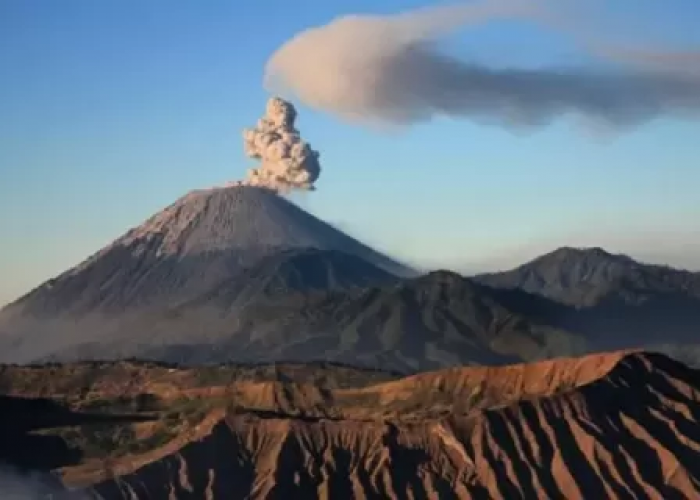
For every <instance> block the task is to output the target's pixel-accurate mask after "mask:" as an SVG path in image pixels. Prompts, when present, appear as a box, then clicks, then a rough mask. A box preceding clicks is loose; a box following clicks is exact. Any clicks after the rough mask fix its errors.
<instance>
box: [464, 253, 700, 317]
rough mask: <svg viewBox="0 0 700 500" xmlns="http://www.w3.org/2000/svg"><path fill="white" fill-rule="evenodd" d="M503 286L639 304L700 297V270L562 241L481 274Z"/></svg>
mask: <svg viewBox="0 0 700 500" xmlns="http://www.w3.org/2000/svg"><path fill="white" fill-rule="evenodd" d="M475 279H476V280H477V281H479V282H481V283H484V284H487V285H490V286H494V287H497V288H519V289H521V290H524V291H526V292H530V293H535V294H538V295H542V296H544V297H548V298H550V299H553V300H556V301H559V302H562V303H565V304H569V305H573V306H578V307H587V306H593V305H598V304H601V303H626V304H639V303H642V302H644V301H645V300H647V299H650V298H654V297H658V296H662V295H668V296H669V298H670V300H675V298H677V297H679V296H685V297H688V298H690V299H700V275H699V274H698V273H692V272H689V271H684V270H678V269H673V268H671V267H668V266H658V265H650V264H642V263H640V262H637V261H635V260H633V259H632V258H630V257H628V256H626V255H615V254H610V253H608V252H606V251H605V250H603V249H601V248H570V247H562V248H559V249H557V250H555V251H553V252H550V253H548V254H546V255H543V256H541V257H538V258H536V259H534V260H532V261H530V262H527V263H525V264H523V265H521V266H519V267H517V268H515V269H512V270H510V271H504V272H500V273H491V274H481V275H478V276H475Z"/></svg>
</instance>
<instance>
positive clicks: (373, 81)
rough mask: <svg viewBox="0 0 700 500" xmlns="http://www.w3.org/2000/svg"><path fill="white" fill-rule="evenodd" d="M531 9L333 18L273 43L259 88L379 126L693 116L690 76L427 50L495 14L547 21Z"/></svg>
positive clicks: (488, 7)
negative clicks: (482, 59)
mask: <svg viewBox="0 0 700 500" xmlns="http://www.w3.org/2000/svg"><path fill="white" fill-rule="evenodd" d="M533 5H534V4H532V5H531V4H528V3H526V2H523V1H516V0H511V1H510V2H503V1H501V2H497V1H493V2H489V1H486V2H480V3H469V4H458V5H452V6H442V7H435V8H427V9H422V10H419V11H414V12H408V13H403V14H398V15H393V16H360V15H353V16H345V17H341V18H338V19H336V20H333V21H332V22H330V23H329V24H327V25H325V26H321V27H316V28H312V29H309V30H306V31H304V32H302V33H300V34H298V35H297V36H295V37H294V38H292V39H291V40H289V41H288V42H286V43H285V44H284V45H283V46H281V47H280V48H279V49H278V50H277V51H276V52H275V53H274V54H273V55H272V57H271V58H270V59H269V61H268V63H267V66H266V70H265V86H266V87H267V88H268V89H270V90H275V91H276V92H278V93H284V92H290V93H293V94H294V95H295V96H297V97H298V98H299V99H300V100H301V101H303V102H304V103H306V104H307V105H309V106H311V107H314V108H318V109H322V110H325V111H327V112H331V113H334V114H336V115H339V116H341V117H343V118H347V119H353V120H360V121H368V122H379V123H388V124H407V123H412V122H417V121H422V120H428V119H431V118H433V117H435V116H439V115H443V116H450V117H465V118H469V119H472V120H475V121H482V122H497V123H500V124H505V125H517V126H525V127H527V126H541V125H545V124H547V123H549V122H550V121H552V120H553V119H555V118H557V117H559V116H562V115H569V114H571V115H579V116H581V117H583V118H585V119H586V120H587V121H594V122H595V121H600V122H603V123H606V124H608V125H612V126H616V127H620V126H626V125H634V124H637V123H640V122H643V121H645V120H649V119H652V118H655V117H657V116H661V115H673V116H681V117H685V116H688V117H697V116H698V114H700V113H699V112H700V76H698V73H694V72H689V71H688V72H684V73H679V72H670V71H662V70H657V68H655V67H654V66H652V65H645V66H643V67H641V66H639V65H634V64H632V65H629V64H625V62H623V61H619V60H617V61H615V60H613V59H608V62H609V63H613V66H614V67H613V68H612V69H608V70H603V69H599V70H594V69H591V68H587V67H584V68H544V69H520V68H498V67H494V66H490V65H484V64H478V63H474V62H469V61H466V60H462V59H458V58H455V57H451V56H449V55H447V54H444V53H441V52H440V51H439V50H438V48H437V46H436V45H437V44H436V42H437V41H438V40H439V38H440V37H441V36H443V35H445V34H447V33H448V32H452V31H454V30H456V29H457V28H461V27H465V26H467V25H469V24H475V23H480V22H485V21H488V20H491V19H495V18H508V17H510V18H516V19H527V20H532V21H535V22H540V23H542V24H547V23H549V24H553V23H552V19H553V18H552V17H550V16H548V15H547V14H546V13H545V12H543V11H542V10H541V9H540V8H539V7H537V8H536V7H535V6H533ZM688 61H689V64H696V63H695V62H693V59H692V58H691V59H688Z"/></svg>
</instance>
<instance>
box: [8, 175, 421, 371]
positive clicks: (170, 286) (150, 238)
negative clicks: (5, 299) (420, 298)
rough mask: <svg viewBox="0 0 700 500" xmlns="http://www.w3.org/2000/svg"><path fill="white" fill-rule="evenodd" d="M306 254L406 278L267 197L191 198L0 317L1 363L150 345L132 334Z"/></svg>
mask: <svg viewBox="0 0 700 500" xmlns="http://www.w3.org/2000/svg"><path fill="white" fill-rule="evenodd" d="M304 249H306V250H308V249H316V250H319V251H335V252H342V253H343V254H348V255H351V256H354V257H355V258H357V259H361V260H362V261H364V262H365V263H366V264H367V266H370V267H374V268H376V269H377V270H378V272H382V273H389V274H392V275H408V274H411V273H412V271H411V270H410V269H409V268H407V267H405V266H403V265H401V264H400V263H398V262H396V261H394V260H392V259H391V258H389V257H387V256H385V255H383V254H381V253H379V252H377V251H375V250H373V249H371V248H370V247H368V246H366V245H364V244H362V243H361V242H359V241H358V240H356V239H354V238H352V237H350V236H348V235H346V234H344V233H342V232H341V231H339V230H337V229H335V228H333V227H332V226H330V225H329V224H327V223H325V222H323V221H322V220H320V219H318V218H317V217H315V216H313V215H311V214H310V213H308V212H306V211H304V210H302V209H301V208H299V207H298V206H296V205H295V204H293V203H292V202H290V201H288V200H287V199H285V198H284V197H282V196H280V195H278V194H276V193H275V192H274V191H272V190H269V189H265V188H258V187H250V186H229V187H221V188H214V189H207V190H196V191H192V192H190V193H189V194H187V195H185V196H183V197H182V198H180V199H178V200H177V201H176V202H175V203H173V204H172V205H170V206H168V207H167V208H165V209H164V210H162V211H161V212H159V213H157V214H155V215H154V216H152V217H151V218H149V219H148V220H147V221H146V222H144V223H143V224H142V225H140V226H138V227H135V228H133V229H131V230H130V231H128V232H127V233H126V234H124V235H123V236H121V237H120V238H118V239H117V240H115V241H114V242H113V243H112V244H110V245H109V246H107V247H105V248H104V249H102V250H100V251H99V252H97V253H96V254H94V255H92V256H91V257H89V258H88V259H86V260H85V261H84V262H82V263H80V264H79V265H77V266H76V267H74V268H72V269H70V270H68V271H66V272H65V273H63V274H61V275H59V276H58V277H56V278H54V279H51V280H49V281H47V282H46V283H44V284H42V285H41V286H39V287H37V288H36V289H34V290H32V291H31V292H29V293H28V294H26V295H25V296H23V297H21V298H20V299H18V300H17V301H15V302H14V303H12V304H10V305H9V306H7V307H6V308H5V309H3V310H2V311H0V353H1V354H0V360H2V361H5V362H26V361H28V360H31V359H35V358H36V357H41V356H44V355H47V354H50V353H52V352H55V351H57V350H62V349H64V348H65V347H68V346H70V345H72V344H75V343H83V342H86V341H100V340H101V339H104V338H112V337H113V336H115V335H116V336H123V335H136V336H141V335H142V336H145V337H147V336H148V331H140V332H135V331H130V325H132V324H134V322H136V323H138V324H139V325H143V324H145V323H148V321H147V319H148V318H157V317H160V316H161V315H162V314H163V313H164V312H165V311H168V310H171V309H174V308H176V307H177V306H179V305H181V304H186V303H188V302H190V301H192V300H194V299H197V298H199V297H202V296H203V295H206V293H207V292H209V291H211V290H214V289H216V288H220V287H222V286H224V285H225V284H231V283H233V282H234V281H235V280H236V279H237V278H238V277H240V276H242V275H243V274H245V272H246V271H247V270H249V269H251V268H253V267H254V266H255V265H256V264H257V263H259V262H260V261H261V260H262V259H264V258H266V257H269V256H272V255H275V254H278V253H283V252H289V251H293V250H304ZM366 279H367V277H366V276H364V277H363V282H362V283H361V284H363V285H364V284H366Z"/></svg>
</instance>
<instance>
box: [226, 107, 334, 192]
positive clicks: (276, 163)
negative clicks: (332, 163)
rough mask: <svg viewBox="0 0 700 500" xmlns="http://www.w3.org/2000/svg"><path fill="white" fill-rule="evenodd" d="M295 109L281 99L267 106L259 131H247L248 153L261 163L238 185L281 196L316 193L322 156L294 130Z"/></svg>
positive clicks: (245, 136)
mask: <svg viewBox="0 0 700 500" xmlns="http://www.w3.org/2000/svg"><path fill="white" fill-rule="evenodd" d="M296 117H297V112H296V109H295V108H294V106H293V105H292V104H291V103H289V102H287V101H285V100H283V99H280V98H278V97H273V98H271V99H270V100H269V101H268V102H267V108H266V112H265V116H264V117H263V118H261V119H260V120H259V121H258V125H257V127H255V128H253V129H246V130H244V131H243V147H244V150H245V153H246V154H247V155H248V156H250V157H252V158H256V159H259V160H260V166H259V167H258V168H254V169H251V170H249V171H248V177H247V178H246V179H245V180H242V181H238V182H237V183H235V184H237V185H244V186H257V187H264V188H267V189H270V190H273V191H276V192H277V193H288V192H290V191H292V190H306V191H313V190H314V189H315V186H314V182H316V180H317V179H318V177H319V175H320V173H321V165H320V163H319V159H318V158H319V153H318V151H314V150H313V149H311V146H310V145H309V144H308V143H306V142H304V141H303V140H302V139H301V135H300V134H299V132H298V131H297V130H296V128H295V127H294V125H295V121H296Z"/></svg>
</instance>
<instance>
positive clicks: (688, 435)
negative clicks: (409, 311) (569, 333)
mask: <svg viewBox="0 0 700 500" xmlns="http://www.w3.org/2000/svg"><path fill="white" fill-rule="evenodd" d="M82 366H83V367H84V366H86V365H85V364H83V365H82ZM110 366H111V368H110ZM130 366H131V368H129V370H126V371H125V372H124V373H128V377H129V378H133V379H134V380H137V382H135V384H134V385H133V386H132V388H131V389H130V390H129V391H127V392H123V391H122V392H120V389H123V388H124V387H125V385H124V384H123V381H120V382H119V383H113V384H110V383H109V379H110V378H112V379H113V380H114V381H117V380H118V379H117V378H116V377H115V373H117V372H118V369H117V368H115V367H114V366H113V365H108V364H103V365H101V369H102V370H103V373H105V374H107V373H110V374H111V375H109V376H107V375H105V376H104V377H102V379H98V380H97V381H96V383H95V384H93V385H91V386H90V389H89V390H87V391H84V393H83V394H82V395H81V396H80V395H79V396H75V395H74V396H73V397H72V398H70V397H69V398H64V399H65V401H66V402H67V404H68V406H72V407H73V408H75V409H81V410H83V411H84V410H86V409H91V410H93V411H94V410H95V409H96V408H100V409H101V411H107V412H117V411H121V412H124V411H126V410H129V411H132V412H133V411H136V412H137V413H138V412H141V413H143V414H148V415H150V416H152V417H155V418H156V420H154V421H148V422H140V423H131V424H129V425H127V426H124V425H120V426H104V425H103V426H101V427H100V428H99V429H95V426H89V425H86V426H82V427H81V428H72V430H70V432H69V431H67V430H57V431H51V432H49V433H50V434H54V435H58V436H61V437H63V438H64V439H65V440H66V441H67V442H68V443H72V444H73V445H74V446H79V447H82V448H83V451H84V453H85V454H84V456H83V459H82V461H81V462H80V463H78V464H75V465H70V466H66V467H64V468H63V469H61V473H62V475H63V477H64V481H65V482H66V483H67V484H69V485H73V486H82V487H87V486H89V485H93V489H94V490H95V491H97V492H98V493H99V494H100V495H102V496H103V497H104V498H106V499H112V498H116V499H119V498H125V499H126V498H149V499H159V498H163V499H168V500H169V499H171V498H176V499H194V498H251V499H252V498H256V499H257V498H333V499H336V498H416V499H417V498H440V499H443V498H448V499H449V498H484V499H487V498H496V499H498V498H503V499H506V498H507V499H511V498H543V499H545V498H572V499H576V498H581V499H584V498H585V499H589V498H658V499H669V498H694V497H695V496H696V495H699V494H700V487H699V486H698V485H700V465H698V463H697V460H696V459H695V457H696V456H697V452H698V451H699V450H700V427H699V426H698V425H697V421H698V418H700V399H699V397H698V396H699V395H700V375H699V373H698V372H696V371H694V370H691V369H689V368H687V367H686V366H684V365H682V364H680V363H678V362H675V361H673V360H671V359H670V358H667V357H665V356H663V355H659V354H649V353H641V352H617V353H611V354H607V355H591V356H586V357H581V358H572V359H565V358H562V359H556V360H550V361H544V362H539V363H533V364H520V365H512V366H506V367H499V368H455V369H450V370H443V371H437V372H432V373H424V374H419V375H414V376H411V377H406V378H403V379H396V377H395V375H386V376H384V375H381V374H380V373H378V372H369V371H363V372H354V371H353V369H351V368H346V367H338V369H339V370H345V372H344V373H343V375H342V376H341V377H339V378H346V379H348V378H349V377H354V378H353V380H354V383H350V384H338V383H337V382H334V380H336V379H337V378H338V377H336V376H335V375H333V370H334V369H335V368H333V367H331V366H328V367H324V368H320V367H317V369H316V371H315V372H314V373H313V374H311V373H310V372H304V371H299V372H296V373H297V376H295V375H294V370H291V369H290V367H286V368H285V367H278V371H276V372H275V371H272V372H265V370H264V369H262V368H258V369H262V370H263V371H262V372H261V373H267V375H262V376H261V375H255V376H252V375H251V373H252V372H247V371H245V370H243V371H241V372H238V375H236V376H234V377H230V376H229V377H228V378H227V379H222V378H221V377H220V378H219V379H217V378H216V377H214V378H211V377H212V374H211V373H209V374H208V375H207V378H208V380H209V381H208V382H206V381H205V380H204V379H200V378H199V376H197V375H195V374H196V372H197V370H199V369H186V370H185V369H179V368H172V367H171V368H167V367H163V366H151V365H148V366H140V365H138V364H132V365H130ZM138 366H140V367H139V369H138V370H135V369H134V367H138ZM300 366H301V365H299V366H297V368H296V369H300ZM68 367H70V365H66V366H64V367H53V368H50V367H45V368H17V367H14V368H13V367H10V368H6V370H5V374H4V375H3V380H4V381H5V385H6V386H5V389H6V390H7V389H8V382H7V381H8V380H11V381H12V382H11V383H9V384H10V385H11V386H12V387H14V393H15V394H22V393H27V391H32V390H34V391H35V392H36V391H37V389H36V387H40V386H41V384H40V379H39V378H38V377H37V376H36V373H37V372H36V371H37V370H38V371H41V370H48V369H53V370H59V369H60V370H64V371H63V372H60V373H59V372H58V371H54V372H53V373H54V380H57V379H59V378H61V377H64V378H65V377H66V376H67V375H66V373H67V372H66V371H65V370H68V371H69V372H70V373H73V374H74V375H73V376H74V377H78V375H77V374H79V373H81V372H80V371H79V370H77V369H76V368H75V367H72V368H70V369H69V368H68ZM119 369H121V370H124V366H122V367H121V368H119ZM18 370H24V371H23V372H21V373H20V372H19V371H18ZM28 370H35V372H32V373H34V375H32V376H34V377H35V378H34V379H32V380H34V381H33V382H31V383H29V382H26V381H27V380H29V379H30V378H31V377H30V374H29V372H28ZM83 370H85V368H83ZM110 370H111V371H110ZM154 370H160V371H158V372H156V371H154ZM246 370H248V369H246ZM149 371H151V373H150V374H149V373H148V372H149ZM156 373H158V374H159V375H157V376H156ZM272 374H275V375H274V376H270V375H272ZM300 374H301V376H298V375H300ZM20 375H21V376H20ZM83 375H85V373H83ZM93 375H94V373H93ZM229 375H230V374H229ZM113 377H114V378H113ZM382 377H384V378H382ZM392 378H393V380H392ZM18 380H25V382H26V383H25V386H24V387H20V385H19V382H18ZM75 380H79V377H78V378H74V382H73V383H75ZM159 380H160V382H159ZM377 382H380V383H377ZM56 384H58V383H57V382H54V385H53V386H52V388H47V387H46V384H44V386H43V389H41V390H42V391H44V393H46V392H47V391H56V394H58V393H59V392H60V390H59V385H60V384H58V385H56ZM368 384H369V385H368ZM32 387H34V388H35V389H32ZM146 395H149V396H146ZM110 439H111V441H110ZM100 443H101V444H103V445H104V444H105V443H111V444H112V445H111V446H103V447H102V448H100V446H99V444H100Z"/></svg>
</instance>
